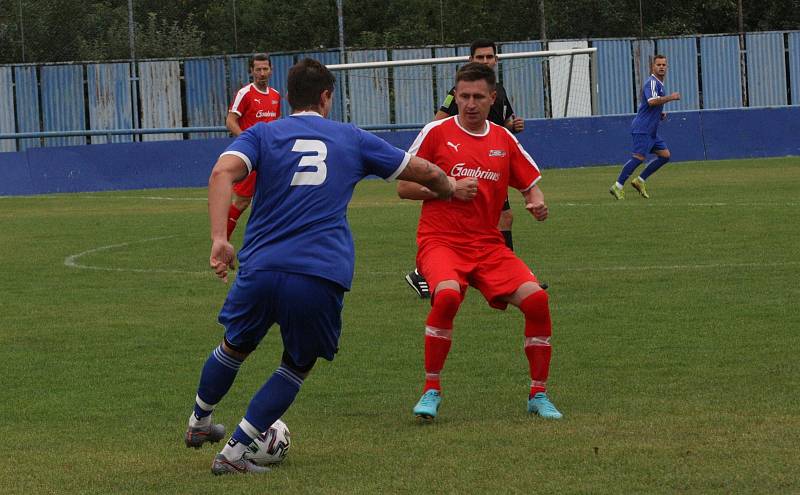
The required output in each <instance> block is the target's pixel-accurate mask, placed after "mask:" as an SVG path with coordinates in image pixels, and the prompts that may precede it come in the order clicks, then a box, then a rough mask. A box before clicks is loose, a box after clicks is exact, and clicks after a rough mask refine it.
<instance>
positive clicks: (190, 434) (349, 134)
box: [185, 59, 455, 474]
mask: <svg viewBox="0 0 800 495" xmlns="http://www.w3.org/2000/svg"><path fill="white" fill-rule="evenodd" d="M334 82H335V79H334V76H333V74H331V72H330V71H329V70H328V69H327V68H326V67H325V66H324V65H322V64H320V63H319V62H317V61H315V60H312V59H304V60H302V61H300V62H298V63H297V64H295V65H294V66H293V67H292V68H291V70H290V71H289V78H288V85H287V88H288V100H289V105H290V106H291V108H292V114H291V116H289V117H288V118H285V119H281V120H278V121H275V122H271V123H270V124H269V125H267V124H263V123H260V124H256V125H255V126H253V127H251V128H249V129H248V130H247V131H245V132H244V133H242V134H241V135H240V136H239V137H238V138H236V140H235V141H234V142H233V143H232V144H231V145H230V146H229V147H228V148H227V149H226V150H225V152H224V153H222V155H221V156H220V157H219V160H218V161H217V163H216V165H215V166H214V169H213V170H212V172H211V178H210V179H209V181H208V209H209V218H210V223H211V241H212V246H211V256H210V259H209V261H210V264H211V268H213V269H214V271H215V272H216V274H217V276H218V277H220V278H221V279H223V280H225V281H227V276H228V270H229V269H230V268H231V267H232V266H233V264H234V261H235V255H234V249H233V246H232V245H231V244H230V243H229V242H228V238H227V231H226V227H227V218H228V205H229V203H230V197H231V187H232V185H233V183H234V182H236V181H239V180H241V179H243V178H244V177H245V176H247V174H248V173H249V172H251V171H257V172H258V178H257V185H256V193H255V197H254V201H253V209H252V213H251V216H250V220H249V221H248V223H247V227H246V230H245V234H244V241H243V246H242V249H241V251H240V252H239V262H240V268H239V272H238V274H237V277H236V281H235V282H234V283H233V286H232V287H231V289H230V291H229V292H228V296H227V299H226V300H225V303H224V305H223V307H222V310H221V311H220V313H219V318H218V319H219V322H220V323H221V324H222V325H223V326H224V327H225V337H224V339H223V341H222V343H221V344H220V345H219V346H218V347H217V348H216V349H214V350H213V352H212V353H211V355H210V356H209V357H208V360H207V361H206V363H205V365H204V367H203V370H202V373H201V375H200V385H199V386H198V389H197V396H196V400H195V404H194V411H193V413H192V414H191V416H190V418H189V427H188V429H187V431H186V436H185V442H186V445H187V447H195V448H198V447H201V446H202V445H203V444H204V443H206V442H217V441H219V440H221V439H222V438H223V437H224V436H225V427H224V426H223V425H221V424H214V423H213V421H212V420H211V413H212V412H213V410H214V407H215V406H216V405H217V404H218V403H219V402H220V401H221V400H222V398H223V397H224V396H225V394H226V393H227V392H228V390H229V389H230V387H231V385H232V384H233V381H234V379H235V378H236V374H237V372H238V370H239V367H240V366H241V365H242V362H243V361H244V360H245V358H247V356H248V355H249V354H250V353H251V352H252V351H253V350H255V348H256V346H258V344H259V342H260V341H261V339H263V338H264V336H265V335H266V333H267V331H268V329H269V328H270V327H271V326H272V325H273V324H278V325H279V326H280V331H281V338H282V340H283V348H284V351H283V356H282V358H281V363H280V366H279V367H278V368H277V370H275V372H274V373H273V374H272V376H270V377H269V379H268V380H267V381H266V383H265V384H264V385H263V386H262V387H261V389H260V390H258V391H257V392H256V394H255V395H254V396H253V398H252V400H251V402H250V405H249V406H248V408H247V412H246V413H245V415H244V418H243V419H242V421H241V422H240V423H239V426H238V427H237V428H236V430H235V431H234V432H233V435H232V436H231V438H230V440H229V441H228V443H227V444H226V445H225V447H224V449H223V450H222V452H220V453H219V454H218V455H217V456H216V457H215V458H214V461H213V463H212V465H211V471H212V472H213V473H214V474H227V473H247V472H264V471H267V468H264V467H260V466H257V465H256V464H254V463H252V462H251V461H249V460H247V459H246V456H245V453H246V451H247V449H248V446H249V445H250V444H251V443H252V441H253V439H254V438H255V437H256V436H257V435H258V434H259V433H261V432H263V431H265V430H267V428H269V426H270V425H272V423H273V422H274V421H275V420H277V419H278V418H280V417H281V416H282V415H283V413H285V412H286V410H287V409H288V408H289V406H290V405H291V404H292V402H293V401H294V399H295V396H296V395H297V393H298V392H299V391H300V387H301V386H302V384H303V380H305V378H306V377H307V376H308V374H309V372H310V371H311V368H313V366H314V363H315V362H316V360H317V358H320V357H321V358H324V359H327V360H329V361H330V360H332V359H333V357H334V354H336V352H337V350H338V342H339V334H340V331H341V325H342V320H341V312H342V305H343V301H344V293H345V292H346V291H348V290H349V289H350V284H351V281H352V279H353V267H354V257H355V254H354V249H353V239H352V236H351V233H350V228H349V226H348V223H347V205H348V203H349V202H350V199H351V197H352V195H353V189H354V188H355V186H356V183H358V182H359V181H360V180H361V179H363V178H365V177H367V176H369V175H377V176H379V177H382V178H384V179H385V180H394V179H402V180H407V181H413V182H417V183H419V184H422V185H423V186H425V187H427V188H428V189H430V190H431V191H432V192H434V193H435V194H437V195H439V197H441V198H449V197H450V196H452V194H453V192H454V190H455V183H454V181H451V180H449V179H448V178H447V176H446V175H445V174H444V172H442V170H441V169H440V168H439V167H437V166H435V165H433V164H432V163H430V162H428V161H426V160H424V159H421V158H418V157H414V156H411V155H409V154H408V153H406V152H404V151H402V150H399V149H397V148H395V147H394V146H391V145H389V144H387V143H386V142H385V141H383V140H382V139H380V138H378V137H376V136H374V135H372V134H370V133H368V132H365V131H363V130H361V129H359V128H357V127H355V126H354V125H351V124H342V123H339V122H334V121H331V120H328V119H327V118H326V117H327V115H328V113H329V112H330V110H331V103H332V98H333V89H334Z"/></svg>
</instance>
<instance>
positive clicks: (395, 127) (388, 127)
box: [0, 123, 425, 139]
mask: <svg viewBox="0 0 800 495" xmlns="http://www.w3.org/2000/svg"><path fill="white" fill-rule="evenodd" d="M424 126H425V124H424V123H420V124H377V125H364V126H359V127H360V128H362V129H364V130H366V131H403V130H414V129H422V128H423V127H424ZM198 132H225V133H227V132H228V129H227V128H226V127H224V126H213V127H162V128H155V129H105V130H102V129H101V130H97V129H96V130H91V131H40V132H17V133H6V134H0V139H27V138H51V137H74V136H109V137H110V136H130V135H142V134H194V133H198Z"/></svg>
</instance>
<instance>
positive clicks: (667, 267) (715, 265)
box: [356, 261, 800, 276]
mask: <svg viewBox="0 0 800 495" xmlns="http://www.w3.org/2000/svg"><path fill="white" fill-rule="evenodd" d="M785 266H800V261H776V262H764V263H761V262H749V263H703V264H686V265H642V266H635V265H624V266H579V267H573V268H550V269H547V270H536V271H534V273H536V274H537V275H538V274H541V273H547V274H548V275H550V276H552V274H555V273H568V272H635V271H654V270H662V271H678V270H716V269H720V268H781V267H785ZM359 273H363V274H366V275H398V276H402V275H405V274H406V273H408V271H404V272H385V271H372V270H356V274H359Z"/></svg>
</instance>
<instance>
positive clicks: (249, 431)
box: [239, 418, 261, 438]
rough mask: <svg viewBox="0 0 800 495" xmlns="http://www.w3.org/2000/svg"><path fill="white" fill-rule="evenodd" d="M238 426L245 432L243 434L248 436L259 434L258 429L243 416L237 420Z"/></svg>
mask: <svg viewBox="0 0 800 495" xmlns="http://www.w3.org/2000/svg"><path fill="white" fill-rule="evenodd" d="M239 428H241V429H242V431H243V432H245V434H246V435H247V436H248V437H250V438H256V437H257V436H258V435H259V434H261V432H260V431H258V428H256V427H255V426H253V425H252V424H250V422H249V421H247V420H246V419H244V418H242V421H241V422H239Z"/></svg>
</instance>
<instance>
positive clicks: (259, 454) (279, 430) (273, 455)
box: [245, 419, 292, 466]
mask: <svg viewBox="0 0 800 495" xmlns="http://www.w3.org/2000/svg"><path fill="white" fill-rule="evenodd" d="M291 435H292V434H291V433H289V428H288V427H287V426H286V423H284V422H283V421H281V420H280V419H279V420H277V421H275V423H273V424H272V426H270V427H269V429H268V430H267V431H265V432H263V433H261V434H260V435H258V436H257V437H256V438H255V439H253V443H251V444H250V445H249V446H248V447H247V452H246V453H245V456H246V458H247V459H250V460H251V461H253V462H254V463H256V464H258V465H259V466H266V465H268V464H278V463H279V462H281V461H283V460H284V459H285V458H286V454H288V453H289V447H290V446H291V445H292V437H291Z"/></svg>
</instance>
